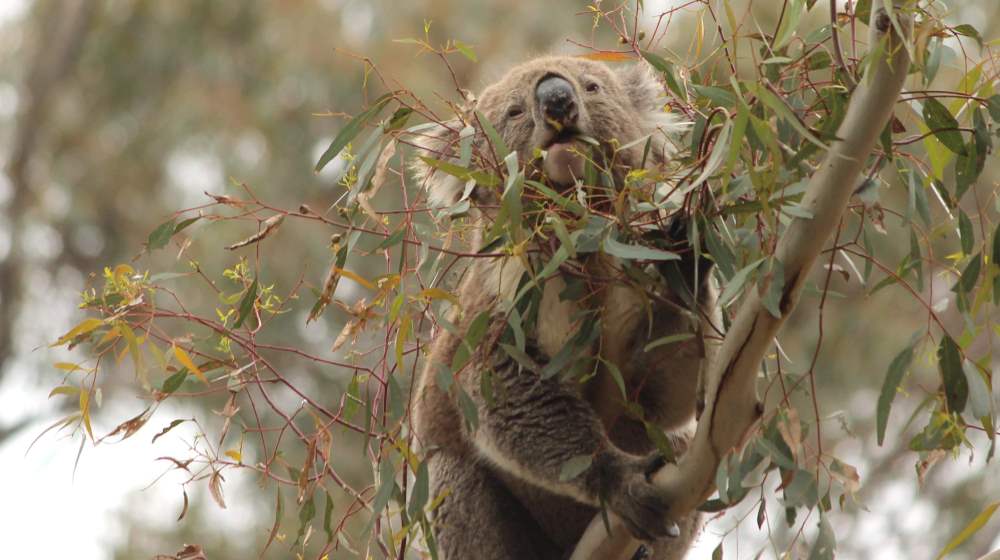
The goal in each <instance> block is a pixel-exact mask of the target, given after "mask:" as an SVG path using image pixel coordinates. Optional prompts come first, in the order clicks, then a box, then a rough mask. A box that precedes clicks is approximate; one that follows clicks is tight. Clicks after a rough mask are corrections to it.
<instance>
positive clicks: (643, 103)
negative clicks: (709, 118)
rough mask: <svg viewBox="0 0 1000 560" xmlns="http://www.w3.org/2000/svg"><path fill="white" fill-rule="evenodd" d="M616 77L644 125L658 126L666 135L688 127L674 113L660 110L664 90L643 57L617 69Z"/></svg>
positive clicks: (665, 95) (649, 126)
mask: <svg viewBox="0 0 1000 560" xmlns="http://www.w3.org/2000/svg"><path fill="white" fill-rule="evenodd" d="M617 72H618V79H619V81H620V82H621V84H622V88H624V90H625V93H626V95H628V98H629V100H630V101H632V105H633V106H634V107H635V108H636V110H637V111H639V113H640V114H641V115H643V118H642V123H643V126H644V128H646V129H647V131H649V132H653V131H656V130H659V131H660V132H663V133H664V134H666V135H667V136H678V135H680V134H681V133H683V132H684V131H685V130H687V129H688V128H689V125H690V123H686V122H683V121H682V120H681V119H680V118H678V116H677V115H675V114H673V113H668V112H666V111H664V105H666V103H667V101H668V97H667V90H666V86H665V85H664V83H663V82H662V81H661V80H660V76H659V74H657V73H656V70H655V69H654V68H653V67H652V66H650V65H649V64H648V63H647V62H645V61H639V62H636V63H633V64H629V65H626V66H622V67H620V68H618V69H617Z"/></svg>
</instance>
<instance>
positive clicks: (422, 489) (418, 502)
mask: <svg viewBox="0 0 1000 560" xmlns="http://www.w3.org/2000/svg"><path fill="white" fill-rule="evenodd" d="M429 481H430V474H429V472H428V467H427V461H423V462H421V463H420V466H419V467H417V476H416V479H415V480H414V481H413V490H412V491H411V493H410V503H409V504H408V505H407V508H406V513H407V515H409V516H410V519H411V520H412V519H415V518H416V517H418V516H419V515H420V512H421V511H423V509H424V505H425V504H426V503H427V498H428V497H429V496H430V482H429Z"/></svg>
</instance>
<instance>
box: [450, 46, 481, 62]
mask: <svg viewBox="0 0 1000 560" xmlns="http://www.w3.org/2000/svg"><path fill="white" fill-rule="evenodd" d="M455 48H456V49H458V52H460V53H462V56H464V57H465V58H468V59H469V60H471V61H472V62H479V59H477V58H476V52H475V51H473V50H472V46H471V45H467V44H465V43H463V42H461V41H455Z"/></svg>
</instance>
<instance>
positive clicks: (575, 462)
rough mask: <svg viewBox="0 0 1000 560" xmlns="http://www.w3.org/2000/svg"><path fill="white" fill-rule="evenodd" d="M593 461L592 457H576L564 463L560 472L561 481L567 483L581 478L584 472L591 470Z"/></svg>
mask: <svg viewBox="0 0 1000 560" xmlns="http://www.w3.org/2000/svg"><path fill="white" fill-rule="evenodd" d="M593 461H594V458H593V457H592V456H590V455H577V456H575V457H571V458H570V459H569V460H568V461H566V462H565V463H563V466H562V469H561V470H560V471H559V481H560V482H566V481H569V480H573V479H574V478H576V477H578V476H580V475H581V474H583V472H584V471H586V470H587V469H589V468H590V464H591V463H592V462H593Z"/></svg>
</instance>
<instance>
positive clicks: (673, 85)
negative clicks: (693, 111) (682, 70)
mask: <svg viewBox="0 0 1000 560" xmlns="http://www.w3.org/2000/svg"><path fill="white" fill-rule="evenodd" d="M640 53H641V54H642V57H643V58H645V59H646V62H648V63H649V64H650V65H652V67H653V68H656V69H657V70H658V71H659V72H661V73H662V74H663V78H664V79H665V80H666V82H667V87H668V88H670V91H672V92H673V94H674V95H676V96H677V97H678V98H680V99H687V94H686V93H685V91H684V89H683V88H682V87H681V85H680V82H678V81H677V76H676V74H675V73H674V65H673V64H671V63H670V62H667V61H666V60H664V59H663V57H661V56H660V55H658V54H655V53H651V52H649V51H640Z"/></svg>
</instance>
